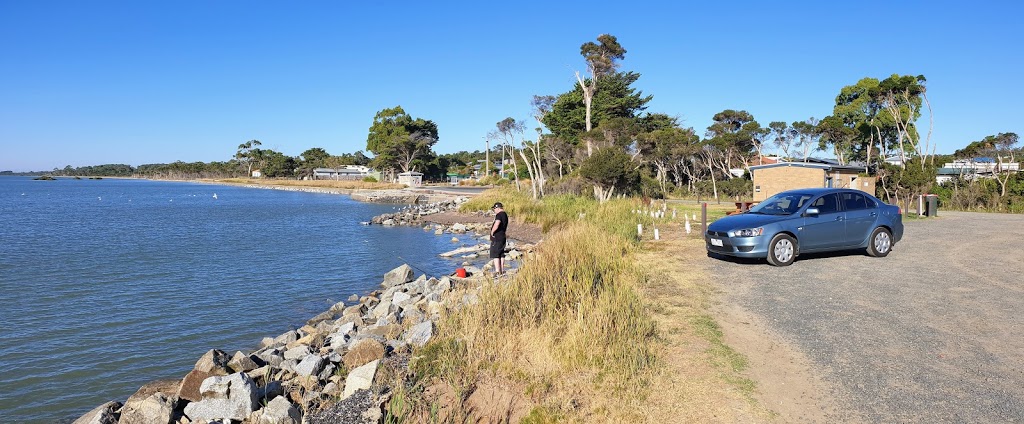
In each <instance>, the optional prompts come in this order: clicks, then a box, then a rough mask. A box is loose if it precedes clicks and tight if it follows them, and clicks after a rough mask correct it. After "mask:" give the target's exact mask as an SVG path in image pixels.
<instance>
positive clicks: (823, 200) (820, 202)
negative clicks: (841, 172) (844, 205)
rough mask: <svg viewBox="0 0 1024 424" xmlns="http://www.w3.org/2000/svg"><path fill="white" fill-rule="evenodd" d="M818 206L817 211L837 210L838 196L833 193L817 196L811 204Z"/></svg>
mask: <svg viewBox="0 0 1024 424" xmlns="http://www.w3.org/2000/svg"><path fill="white" fill-rule="evenodd" d="M811 206H814V207H816V208H818V213H820V214H826V213H833V212H838V211H839V196H838V195H837V194H835V193H833V194H826V195H824V196H821V197H819V198H818V199H817V200H815V201H814V203H812V204H811Z"/></svg>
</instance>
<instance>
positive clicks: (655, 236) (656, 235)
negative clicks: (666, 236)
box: [654, 228, 661, 240]
mask: <svg viewBox="0 0 1024 424" xmlns="http://www.w3.org/2000/svg"><path fill="white" fill-rule="evenodd" d="M654 239H655V240H661V235H660V234H658V229H657V228H655V229H654Z"/></svg>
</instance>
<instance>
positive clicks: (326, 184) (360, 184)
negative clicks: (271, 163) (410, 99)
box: [209, 178, 405, 190]
mask: <svg viewBox="0 0 1024 424" xmlns="http://www.w3.org/2000/svg"><path fill="white" fill-rule="evenodd" d="M209 181H210V182H216V183H224V184H256V185H264V186H282V187H317V188H328V189H340V190H386V189H400V188H403V187H405V186H404V185H402V184H391V183H377V182H366V181H352V180H348V181H341V180H339V181H334V180H308V181H302V180H273V179H263V178H223V179H214V180H209Z"/></svg>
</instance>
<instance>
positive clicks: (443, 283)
mask: <svg viewBox="0 0 1024 424" xmlns="http://www.w3.org/2000/svg"><path fill="white" fill-rule="evenodd" d="M451 289H452V279H451V278H448V276H444V277H441V279H440V280H438V282H437V285H436V286H434V291H435V292H439V291H441V292H446V291H449V290H451Z"/></svg>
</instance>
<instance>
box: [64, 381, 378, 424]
mask: <svg viewBox="0 0 1024 424" xmlns="http://www.w3.org/2000/svg"><path fill="white" fill-rule="evenodd" d="M371 378H372V377H371ZM118 409H121V402H116V401H115V402H107V403H104V404H103V405H100V406H97V407H96V408H95V409H93V410H92V411H89V412H86V413H85V415H82V416H81V417H79V418H78V419H77V420H75V422H73V423H72V424H117V419H118V414H117V410H118Z"/></svg>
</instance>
